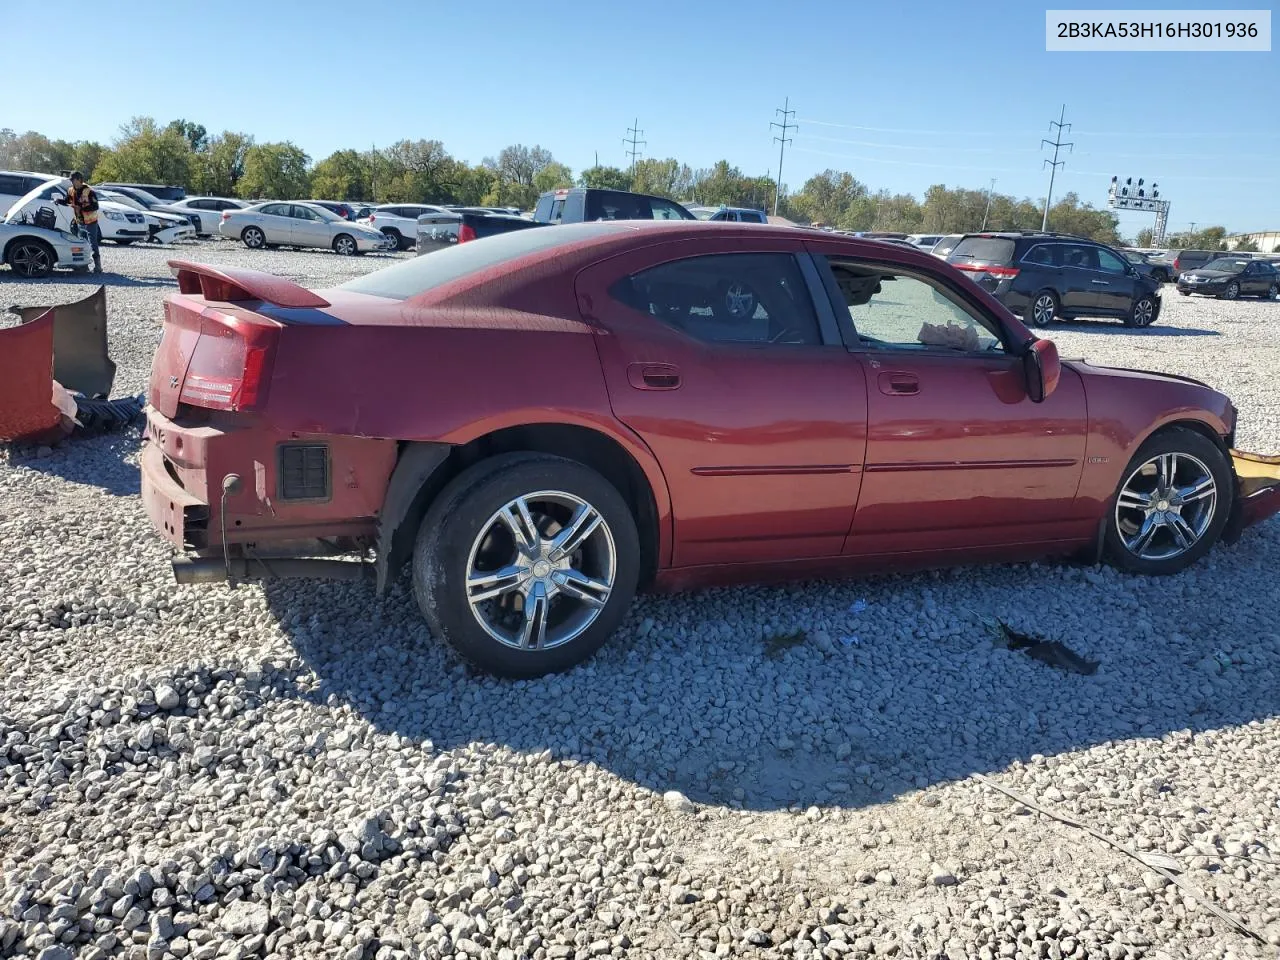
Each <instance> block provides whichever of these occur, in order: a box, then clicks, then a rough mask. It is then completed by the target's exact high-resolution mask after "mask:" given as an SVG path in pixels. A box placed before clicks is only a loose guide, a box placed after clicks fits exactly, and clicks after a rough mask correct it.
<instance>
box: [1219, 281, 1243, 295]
mask: <svg viewBox="0 0 1280 960" xmlns="http://www.w3.org/2000/svg"><path fill="white" fill-rule="evenodd" d="M1238 296H1240V284H1238V283H1236V282H1235V281H1234V280H1232V281H1231V282H1230V283H1228V284H1227V289H1225V290H1223V291H1222V299H1223V300H1234V299H1236V298H1237V297H1238Z"/></svg>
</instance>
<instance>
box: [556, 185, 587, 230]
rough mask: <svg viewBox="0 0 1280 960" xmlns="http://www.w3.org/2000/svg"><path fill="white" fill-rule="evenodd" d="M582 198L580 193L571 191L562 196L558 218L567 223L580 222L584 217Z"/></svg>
mask: <svg viewBox="0 0 1280 960" xmlns="http://www.w3.org/2000/svg"><path fill="white" fill-rule="evenodd" d="M583 206H584V204H583V199H582V194H581V193H576V192H575V193H571V194H568V195H567V196H566V197H565V198H564V204H563V206H562V207H561V209H560V219H561V220H566V221H568V222H569V223H581V222H582V221H583V220H585V219H586V217H585V216H584V215H583Z"/></svg>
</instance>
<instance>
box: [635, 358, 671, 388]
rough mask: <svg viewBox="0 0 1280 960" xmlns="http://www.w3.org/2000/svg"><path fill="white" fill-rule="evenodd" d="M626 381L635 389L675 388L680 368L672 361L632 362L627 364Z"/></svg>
mask: <svg viewBox="0 0 1280 960" xmlns="http://www.w3.org/2000/svg"><path fill="white" fill-rule="evenodd" d="M627 382H628V383H630V384H631V386H633V387H635V388H636V389H637V390H677V389H679V387H680V368H679V367H677V366H676V365H675V364H674V363H632V364H629V365H628V366H627Z"/></svg>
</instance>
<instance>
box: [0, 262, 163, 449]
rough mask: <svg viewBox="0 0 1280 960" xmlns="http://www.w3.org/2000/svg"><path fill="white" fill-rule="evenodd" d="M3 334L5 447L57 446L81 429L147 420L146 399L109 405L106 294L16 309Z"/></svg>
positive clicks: (1, 438)
mask: <svg viewBox="0 0 1280 960" xmlns="http://www.w3.org/2000/svg"><path fill="white" fill-rule="evenodd" d="M11 311H12V312H13V313H15V314H17V315H18V317H19V318H20V320H19V323H18V325H17V326H13V327H5V328H3V329H0V442H5V441H10V442H19V443H54V442H56V441H58V440H61V439H62V438H64V437H66V436H67V435H68V434H70V433H72V432H73V431H75V430H77V429H81V430H88V431H92V430H96V429H110V428H112V427H115V426H120V425H123V424H125V423H128V422H129V421H131V420H134V419H136V418H137V417H139V416H140V415H141V413H142V405H143V398H142V397H140V396H139V397H122V398H119V399H116V400H108V399H107V397H108V395H109V394H110V393H111V385H112V383H113V382H114V381H115V375H116V365H115V364H114V363H113V362H112V361H111V359H110V357H109V356H108V352H107V296H106V288H105V287H99V288H98V289H97V290H96V291H95V292H94V293H92V294H90V295H89V296H88V297H86V298H85V299H83V300H80V301H77V302H76V303H68V304H62V305H59V306H40V307H13V308H11Z"/></svg>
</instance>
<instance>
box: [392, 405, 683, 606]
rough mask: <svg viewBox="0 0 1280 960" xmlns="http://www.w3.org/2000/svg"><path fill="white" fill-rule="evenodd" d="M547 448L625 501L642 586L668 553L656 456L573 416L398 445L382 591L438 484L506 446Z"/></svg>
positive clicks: (665, 500)
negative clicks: (568, 420) (635, 534)
mask: <svg viewBox="0 0 1280 960" xmlns="http://www.w3.org/2000/svg"><path fill="white" fill-rule="evenodd" d="M516 452H530V453H546V454H550V455H553V456H560V457H564V458H566V459H568V460H575V461H577V462H578V463H582V464H584V465H586V466H588V467H591V468H592V469H593V470H595V471H596V472H597V473H599V474H600V475H601V476H603V477H604V478H605V479H606V480H608V481H609V482H610V483H612V484H613V485H614V487H615V488H616V489H617V490H618V492H619V493H620V494H621V495H622V497H623V499H624V500H626V502H627V505H628V506H629V507H630V508H631V512H632V516H633V517H634V518H635V521H636V528H637V530H638V531H639V534H640V583H641V586H647V585H648V584H650V583H651V582H652V581H653V578H654V576H655V574H656V573H657V571H658V569H659V568H660V567H662V566H665V565H666V563H667V562H668V558H669V556H670V552H671V542H670V541H671V536H670V529H671V504H670V497H669V495H668V491H667V486H666V479H665V477H664V476H663V474H662V471H661V468H660V467H659V465H658V462H657V460H656V459H655V458H654V457H653V455H652V454H651V453H650V452H649V451H648V449H647V448H646V447H644V446H643V444H641V443H640V442H639V441H638V440H634V439H633V438H630V437H619V436H617V435H616V434H611V433H607V432H605V431H604V430H601V429H598V428H597V427H593V426H585V425H582V424H573V423H523V424H516V425H512V426H506V427H500V428H497V429H493V430H489V431H486V432H483V433H480V434H479V435H477V436H474V437H471V438H469V439H466V440H465V441H463V442H458V443H439V442H420V441H408V442H405V443H403V444H401V447H400V453H399V456H398V458H397V460H396V466H395V468H394V469H393V470H392V474H391V479H390V481H389V482H388V485H387V495H386V497H385V498H384V501H383V508H382V511H381V513H380V516H379V522H378V535H377V545H376V547H377V549H376V555H377V561H376V574H377V591H378V593H379V594H382V593H384V592H385V591H386V589H387V587H388V586H389V585H390V584H391V582H392V581H393V580H394V579H395V578H396V576H398V575H399V572H400V569H401V568H402V567H403V565H404V564H405V562H406V561H407V560H408V559H409V556H410V554H411V553H412V551H413V543H414V540H415V538H416V537H417V532H418V527H419V525H420V524H421V523H422V519H423V517H424V516H425V515H426V513H427V510H428V509H429V508H430V506H431V504H432V502H434V500H435V498H436V497H437V496H438V495H439V493H440V491H441V490H443V489H444V486H445V485H446V484H447V483H448V482H449V481H450V480H452V479H453V478H454V477H455V476H457V475H458V474H459V473H461V472H462V471H463V470H465V469H466V468H467V467H469V466H471V465H472V464H475V463H478V462H480V461H481V460H486V459H488V458H490V457H493V456H497V455H499V454H504V453H516Z"/></svg>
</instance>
